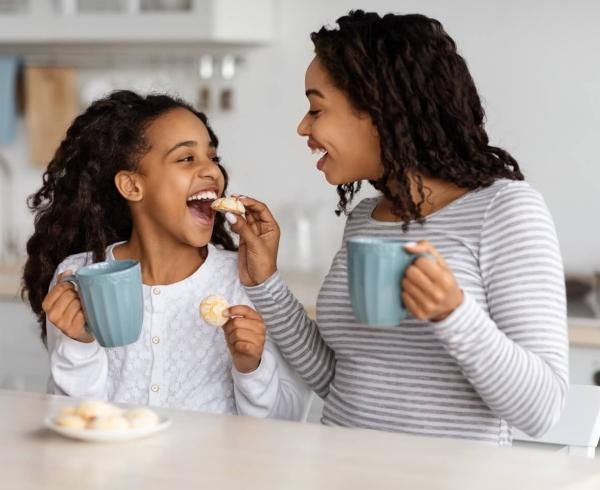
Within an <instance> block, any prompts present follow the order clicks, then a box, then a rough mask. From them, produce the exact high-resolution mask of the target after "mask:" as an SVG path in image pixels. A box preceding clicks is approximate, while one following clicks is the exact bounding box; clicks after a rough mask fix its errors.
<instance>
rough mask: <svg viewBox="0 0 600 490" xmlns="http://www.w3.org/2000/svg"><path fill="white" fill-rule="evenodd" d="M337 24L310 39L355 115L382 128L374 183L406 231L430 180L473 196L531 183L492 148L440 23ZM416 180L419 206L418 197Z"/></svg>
mask: <svg viewBox="0 0 600 490" xmlns="http://www.w3.org/2000/svg"><path fill="white" fill-rule="evenodd" d="M337 24H338V27H337V28H336V27H333V28H330V27H326V26H324V27H322V28H321V29H320V30H319V31H318V32H313V33H312V34H311V40H312V41H313V43H314V45H315V53H316V56H317V59H318V60H319V61H320V63H321V64H322V65H323V66H324V68H325V70H326V71H327V73H328V74H329V76H330V78H331V80H332V82H333V83H334V85H335V86H336V87H337V88H339V89H340V90H341V91H342V92H344V93H345V94H346V96H347V97H348V99H349V101H350V103H351V105H352V106H353V108H354V109H356V110H357V111H358V112H363V113H366V114H368V115H369V116H370V117H371V119H372V121H373V124H374V125H375V127H376V128H377V130H378V133H379V138H380V147H381V155H380V158H381V162H382V165H383V168H384V172H383V175H382V176H381V178H379V179H378V180H376V181H370V183H371V184H372V185H373V186H374V187H375V188H376V189H377V190H379V191H381V192H382V193H383V195H384V196H385V198H386V199H388V200H389V201H390V202H392V203H393V211H394V213H395V214H396V215H397V216H399V217H400V219H401V220H402V222H403V226H404V229H406V228H407V227H408V223H409V222H410V221H411V220H416V221H421V222H422V221H423V216H422V214H421V206H422V204H423V203H424V202H425V191H424V186H423V180H422V179H421V176H426V177H430V178H439V179H443V180H445V181H447V182H452V183H454V184H456V185H458V186H460V187H464V188H468V189H476V188H479V187H486V186H489V185H491V184H492V183H493V182H494V181H495V180H497V179H500V178H507V179H512V180H523V178H524V177H523V174H522V173H521V171H520V169H519V165H518V163H517V162H516V160H515V159H514V158H513V157H512V156H511V155H510V154H509V153H508V152H506V151H505V150H503V149H501V148H497V147H495V146H490V145H489V139H488V135H487V133H486V131H485V128H484V118H485V114H484V110H483V107H482V106H481V101H480V99H479V95H478V94H477V89H476V88H475V83H474V82H473V79H472V77H471V74H470V73H469V70H468V68H467V64H466V62H465V60H464V59H463V58H462V56H460V55H459V54H458V52H457V49H456V44H455V42H454V41H453V40H452V38H451V37H450V36H449V35H448V34H447V33H446V32H445V31H444V28H443V27H442V24H441V23H440V22H439V21H437V20H435V19H431V18H429V17H425V16H424V15H418V14H412V15H394V14H387V15H384V16H383V17H381V16H380V15H379V14H376V13H365V12H363V11H362V10H356V11H351V12H350V13H349V14H348V15H346V16H343V17H340V18H339V19H338V20H337ZM411 175H415V176H416V183H417V190H418V192H419V195H420V201H419V202H414V200H413V198H412V195H411V186H410V176H411ZM392 183H393V185H390V184H392ZM358 190H360V182H351V183H347V184H344V185H340V186H338V188H337V192H338V194H339V196H340V201H339V204H338V210H337V211H336V212H337V214H338V215H339V214H341V213H342V212H343V213H346V214H347V206H348V204H349V203H350V202H351V201H352V198H353V196H354V194H355V193H356V192H358Z"/></svg>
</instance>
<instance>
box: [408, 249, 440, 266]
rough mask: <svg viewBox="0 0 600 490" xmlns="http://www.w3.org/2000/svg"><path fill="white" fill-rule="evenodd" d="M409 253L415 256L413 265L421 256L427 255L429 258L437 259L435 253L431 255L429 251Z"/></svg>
mask: <svg viewBox="0 0 600 490" xmlns="http://www.w3.org/2000/svg"><path fill="white" fill-rule="evenodd" d="M408 253H409V254H410V255H412V256H413V259H412V262H411V263H410V264H411V265H412V264H413V263H414V262H415V260H417V259H420V258H421V257H426V258H428V259H431V260H433V261H435V257H434V256H433V255H431V254H430V253H429V252H418V253H416V254H413V253H410V252H408Z"/></svg>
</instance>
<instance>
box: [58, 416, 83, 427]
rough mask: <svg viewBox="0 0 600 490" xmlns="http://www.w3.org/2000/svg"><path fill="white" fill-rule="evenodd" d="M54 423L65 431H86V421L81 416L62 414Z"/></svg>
mask: <svg viewBox="0 0 600 490" xmlns="http://www.w3.org/2000/svg"><path fill="white" fill-rule="evenodd" d="M54 423H55V424H56V425H58V426H59V427H64V428H65V429H85V425H86V421H85V420H84V419H82V418H81V417H80V416H79V415H74V414H69V413H64V414H63V413H61V414H60V415H58V417H55V418H54Z"/></svg>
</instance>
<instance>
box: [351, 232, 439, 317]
mask: <svg viewBox="0 0 600 490" xmlns="http://www.w3.org/2000/svg"><path fill="white" fill-rule="evenodd" d="M407 243H409V242H405V241H402V240H398V239H394V238H377V237H354V238H350V239H348V242H347V265H348V288H349V291H350V301H351V303H352V309H353V311H354V316H355V318H356V321H357V322H358V323H363V324H365V325H372V326H378V327H390V326H395V325H398V324H400V322H401V321H402V320H404V319H405V318H406V317H407V316H408V313H409V312H408V310H407V309H406V307H405V306H404V305H403V304H402V277H403V276H404V273H405V272H406V269H407V268H408V266H410V265H411V264H412V263H413V262H414V261H415V260H416V259H417V258H419V257H421V256H427V257H429V254H412V253H410V252H407V251H406V250H405V248H404V247H405V245H406V244H407Z"/></svg>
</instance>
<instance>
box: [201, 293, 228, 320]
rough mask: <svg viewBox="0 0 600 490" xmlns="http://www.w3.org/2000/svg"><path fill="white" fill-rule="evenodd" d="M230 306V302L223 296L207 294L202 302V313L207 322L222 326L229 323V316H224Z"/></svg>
mask: <svg viewBox="0 0 600 490" xmlns="http://www.w3.org/2000/svg"><path fill="white" fill-rule="evenodd" d="M227 308H229V303H228V302H227V300H226V299H225V298H223V296H219V295H217V294H213V295H211V296H207V297H206V298H204V299H203V300H202V302H201V303H200V315H201V316H202V318H203V319H204V321H206V323H208V324H210V325H212V326H213V327H222V326H223V325H225V324H226V323H227V320H228V318H227V317H226V316H223V312H224V311H225V310H226V309H227Z"/></svg>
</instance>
